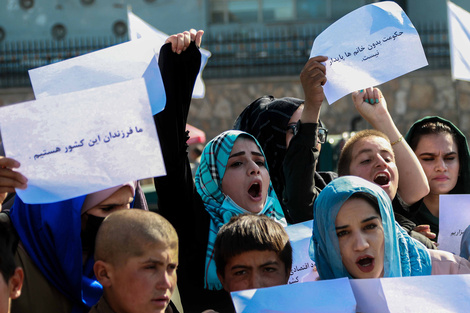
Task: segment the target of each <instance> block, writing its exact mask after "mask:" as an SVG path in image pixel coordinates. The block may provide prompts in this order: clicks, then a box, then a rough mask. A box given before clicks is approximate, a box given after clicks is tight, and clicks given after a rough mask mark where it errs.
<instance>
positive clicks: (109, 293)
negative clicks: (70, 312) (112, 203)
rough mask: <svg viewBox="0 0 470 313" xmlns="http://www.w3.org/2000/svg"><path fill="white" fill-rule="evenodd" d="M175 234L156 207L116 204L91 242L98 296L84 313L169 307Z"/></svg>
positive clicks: (173, 279) (139, 311)
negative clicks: (152, 209) (133, 207)
mask: <svg viewBox="0 0 470 313" xmlns="http://www.w3.org/2000/svg"><path fill="white" fill-rule="evenodd" d="M177 266H178V236H177V235H176V231H175V229H174V228H173V226H172V225H171V224H170V223H169V222H168V221H167V220H166V219H165V218H163V217H162V216H160V215H158V214H157V213H153V212H150V211H143V210H122V211H119V212H115V213H112V214H111V215H109V216H108V217H107V218H106V219H105V220H104V221H103V223H102V225H101V227H100V229H99V231H98V234H97V237H96V247H95V265H94V267H93V269H94V272H95V276H96V278H97V279H98V281H99V282H100V283H101V285H102V286H103V290H104V293H103V296H102V297H101V299H100V301H99V302H98V303H97V304H96V305H95V306H94V307H92V309H91V311H90V313H105V312H116V313H117V312H127V313H133V312H135V313H150V312H152V313H154V312H174V310H175V308H174V307H172V306H169V304H170V298H171V295H172V294H173V291H174V289H175V287H176V268H177Z"/></svg>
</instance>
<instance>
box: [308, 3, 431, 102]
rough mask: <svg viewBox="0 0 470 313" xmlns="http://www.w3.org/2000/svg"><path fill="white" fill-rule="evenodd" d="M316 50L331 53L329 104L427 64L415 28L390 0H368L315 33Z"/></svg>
mask: <svg viewBox="0 0 470 313" xmlns="http://www.w3.org/2000/svg"><path fill="white" fill-rule="evenodd" d="M315 55H326V56H328V57H329V60H328V62H326V72H327V75H328V82H327V83H326V84H325V86H324V90H325V96H326V99H327V100H328V102H329V103H330V104H332V103H334V102H335V101H337V100H338V99H340V98H342V97H343V96H345V95H347V94H349V93H350V92H352V91H354V90H359V89H362V88H365V87H369V86H376V85H380V84H382V83H384V82H387V81H389V80H391V79H393V78H396V77H398V76H401V75H404V74H406V73H408V72H411V71H414V70H416V69H418V68H421V67H423V66H426V65H427V64H428V63H427V61H426V57H425V55H424V50H423V47H422V45H421V42H420V40H419V35H418V33H417V31H416V29H415V28H414V26H413V24H412V23H411V21H410V20H409V19H408V17H407V16H406V14H405V13H404V12H403V10H402V9H401V8H400V7H399V6H398V5H397V4H396V3H395V2H392V1H384V2H379V3H373V4H369V5H365V6H363V7H361V8H359V9H357V10H355V11H353V12H351V13H349V14H347V15H346V16H344V17H342V18H341V19H340V20H338V21H336V22H335V23H334V24H333V25H331V26H330V27H328V28H327V29H326V30H325V31H324V32H322V33H321V34H320V35H319V36H317V38H316V39H315V41H314V43H313V47H312V52H311V54H310V56H311V57H312V56H315Z"/></svg>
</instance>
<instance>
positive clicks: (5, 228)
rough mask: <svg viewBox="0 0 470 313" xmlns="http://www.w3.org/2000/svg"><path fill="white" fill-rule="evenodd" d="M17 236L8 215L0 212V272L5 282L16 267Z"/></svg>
mask: <svg viewBox="0 0 470 313" xmlns="http://www.w3.org/2000/svg"><path fill="white" fill-rule="evenodd" d="M17 236H18V235H17V234H16V231H15V230H14V228H13V226H12V225H11V222H10V217H9V216H8V215H7V214H5V213H1V212H0V272H1V274H2V276H3V279H4V280H5V282H7V283H8V280H9V279H10V278H11V276H13V274H14V273H15V269H16V263H15V253H16V248H17V246H18V237H17Z"/></svg>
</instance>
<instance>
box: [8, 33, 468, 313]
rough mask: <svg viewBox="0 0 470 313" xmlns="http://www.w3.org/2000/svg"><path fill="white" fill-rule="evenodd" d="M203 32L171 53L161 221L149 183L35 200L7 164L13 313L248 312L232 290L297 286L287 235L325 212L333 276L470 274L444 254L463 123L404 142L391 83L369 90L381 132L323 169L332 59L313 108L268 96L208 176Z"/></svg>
mask: <svg viewBox="0 0 470 313" xmlns="http://www.w3.org/2000/svg"><path fill="white" fill-rule="evenodd" d="M202 36H203V31H196V30H191V31H186V32H184V33H180V34H177V35H172V36H170V37H169V38H168V39H167V41H166V44H165V45H164V46H163V47H162V48H161V51H160V54H159V62H158V64H159V67H160V72H161V75H162V79H163V84H164V88H165V93H166V99H167V100H166V106H165V109H164V110H163V111H162V112H160V113H158V114H156V115H155V116H154V120H155V125H156V128H157V132H158V134H159V138H160V145H161V149H162V153H163V159H164V163H165V167H166V173H167V174H166V175H165V176H162V177H156V178H155V179H154V183H155V189H156V192H157V195H158V213H155V212H150V211H149V210H148V207H147V203H146V200H145V196H144V194H143V192H142V189H141V187H140V184H139V183H138V182H136V181H131V182H128V183H125V184H122V185H120V186H115V187H112V188H109V189H106V190H102V191H98V192H95V193H92V194H88V195H84V196H80V197H77V198H73V199H69V200H65V201H60V202H55V203H47V204H35V205H32V204H27V203H24V202H23V201H22V200H21V199H20V198H19V197H18V196H15V195H14V192H15V188H20V189H25V188H27V178H26V177H24V176H23V175H22V174H21V173H20V172H21V167H20V164H19V163H18V162H17V161H15V160H13V159H11V158H8V157H4V158H0V166H1V169H0V196H1V198H0V200H1V202H2V203H4V206H3V209H2V210H1V213H0V234H1V236H0V270H1V273H2V275H1V277H0V291H1V293H0V296H1V297H2V298H1V299H0V302H1V306H0V313H3V312H10V306H11V312H12V313H21V312H66V313H68V312H73V313H75V312H80V313H82V312H93V313H104V312H116V313H118V312H140V313H145V312H178V311H179V310H181V306H182V309H183V310H184V312H206V313H208V312H234V307H233V304H232V301H231V297H230V292H233V291H239V290H244V289H253V288H263V287H271V286H277V285H283V284H287V282H288V279H289V274H290V272H291V267H292V246H291V243H290V241H289V237H288V235H287V232H286V230H285V228H284V227H286V226H288V225H291V224H295V223H299V222H304V221H308V220H312V219H313V236H312V238H311V241H312V245H311V247H312V249H311V251H310V252H311V258H312V260H313V261H314V262H315V264H316V267H317V270H318V274H319V277H320V279H322V280H327V279H333V278H340V277H349V278H355V279H360V278H380V277H401V276H412V275H436V274H464V273H470V262H469V261H468V259H467V258H468V257H469V256H468V251H469V249H470V246H469V245H468V243H466V242H465V241H462V256H463V257H460V256H456V255H453V254H451V253H449V252H445V251H441V250H438V249H437V246H436V240H437V235H438V232H439V195H441V194H456V193H459V194H462V193H463V194H465V193H469V191H470V182H469V181H468V180H469V179H470V176H469V175H470V171H469V148H468V144H467V141H466V138H465V136H464V135H463V134H462V132H461V131H460V130H459V129H458V128H457V127H456V126H455V125H453V124H452V123H451V122H450V121H447V120H445V119H443V118H440V117H426V118H423V119H421V120H419V121H417V122H416V123H415V124H414V125H413V126H412V127H411V129H410V130H409V132H408V134H406V136H403V135H402V134H401V133H400V132H399V130H398V129H397V127H396V125H395V123H394V122H393V119H392V117H391V115H390V114H389V112H388V109H387V104H386V100H385V98H384V97H383V95H382V93H381V91H380V90H379V89H378V88H372V87H371V88H367V89H364V90H360V91H357V92H354V93H353V94H352V98H353V102H354V104H355V107H356V109H357V111H358V112H359V113H360V114H361V116H362V117H363V118H364V119H365V120H366V121H368V122H369V123H370V124H371V125H372V127H373V129H368V130H363V131H360V132H357V133H356V134H355V135H354V136H353V137H352V138H350V139H349V140H348V141H347V142H346V143H345V145H344V148H343V150H342V151H341V155H340V158H339V163H338V173H334V172H318V171H316V165H317V162H318V158H319V154H320V151H321V145H322V144H323V143H325V141H326V138H327V134H328V130H327V129H326V125H324V124H323V123H322V122H321V120H320V109H321V105H322V102H323V100H324V94H323V85H324V84H325V83H326V81H327V73H326V68H325V66H324V64H323V63H324V62H325V61H327V59H328V58H327V57H324V56H316V57H313V58H311V59H310V60H309V61H308V62H307V63H306V65H305V66H304V68H303V70H302V72H301V74H300V81H301V84H302V87H303V90H304V94H305V99H303V100H302V99H297V98H291V97H283V98H278V99H276V98H274V97H272V96H263V97H260V98H259V99H256V100H255V101H253V102H252V103H251V104H249V105H248V106H247V107H246V109H245V110H244V111H243V112H241V114H240V115H239V117H238V118H237V119H236V121H235V123H234V127H233V128H234V129H233V130H227V131H224V132H223V133H221V134H220V135H218V136H216V137H215V138H213V139H212V140H211V141H210V142H209V143H208V144H207V145H206V146H205V147H204V149H203V150H202V151H201V152H200V154H201V155H200V160H199V161H198V162H199V165H198V167H197V170H196V171H195V172H193V171H192V168H191V165H190V162H189V159H188V152H187V148H188V146H187V144H186V141H187V139H188V133H187V132H186V129H185V127H186V122H187V117H188V112H189V107H190V103H191V95H192V90H193V86H194V82H195V80H196V76H197V74H198V72H199V69H200V62H201V56H200V52H199V47H200V45H201V41H202ZM338 176H339V177H338ZM7 203H9V204H8V205H7ZM469 234H470V231H468V232H466V234H465V235H464V236H463V238H469V237H470V236H469ZM466 240H469V241H470V239H466ZM176 290H178V293H175V291H176ZM175 294H177V295H178V296H175ZM10 302H11V305H10ZM179 302H181V306H180V305H179Z"/></svg>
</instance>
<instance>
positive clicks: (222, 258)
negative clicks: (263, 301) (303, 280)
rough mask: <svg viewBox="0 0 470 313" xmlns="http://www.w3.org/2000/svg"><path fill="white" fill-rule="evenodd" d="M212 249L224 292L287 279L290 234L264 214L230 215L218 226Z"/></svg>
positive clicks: (280, 282)
mask: <svg viewBox="0 0 470 313" xmlns="http://www.w3.org/2000/svg"><path fill="white" fill-rule="evenodd" d="M214 250H215V252H214V254H215V255H214V259H215V264H216V267H217V276H218V277H219V279H220V281H221V282H222V285H223V286H224V289H225V290H227V291H237V290H244V289H252V288H262V287H271V286H277V285H282V284H286V283H287V281H288V279H289V274H290V271H291V267H292V247H291V244H290V242H289V236H288V235H287V233H286V231H285V230H284V228H283V227H282V225H280V224H279V223H277V222H276V221H274V220H272V219H270V218H268V217H267V216H265V215H252V214H243V215H238V216H235V217H232V218H231V219H230V221H229V222H228V223H227V224H225V225H224V226H223V227H222V228H221V229H220V231H219V233H218V235H217V239H216V241H215V247H214Z"/></svg>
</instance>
